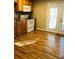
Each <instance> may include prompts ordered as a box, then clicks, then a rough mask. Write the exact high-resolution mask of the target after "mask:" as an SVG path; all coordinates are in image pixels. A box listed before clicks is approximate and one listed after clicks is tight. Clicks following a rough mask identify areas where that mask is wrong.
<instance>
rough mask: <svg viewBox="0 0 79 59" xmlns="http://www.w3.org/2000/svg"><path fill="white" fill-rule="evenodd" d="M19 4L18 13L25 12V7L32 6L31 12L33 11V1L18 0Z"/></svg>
mask: <svg viewBox="0 0 79 59" xmlns="http://www.w3.org/2000/svg"><path fill="white" fill-rule="evenodd" d="M17 4H18V11H23V6H24V5H27V6H31V10H32V1H31V0H17Z"/></svg>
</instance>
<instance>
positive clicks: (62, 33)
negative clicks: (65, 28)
mask: <svg viewBox="0 0 79 59" xmlns="http://www.w3.org/2000/svg"><path fill="white" fill-rule="evenodd" d="M36 30H41V31H46V32H51V33H55V34H62V35H64V33H58V32H53V31H49V30H46V29H40V28H36Z"/></svg>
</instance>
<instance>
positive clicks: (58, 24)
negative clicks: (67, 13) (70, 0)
mask: <svg viewBox="0 0 79 59" xmlns="http://www.w3.org/2000/svg"><path fill="white" fill-rule="evenodd" d="M47 6H48V9H47V26H46V27H47V30H48V31H51V32H55V33H59V34H64V4H63V3H48V5H47Z"/></svg>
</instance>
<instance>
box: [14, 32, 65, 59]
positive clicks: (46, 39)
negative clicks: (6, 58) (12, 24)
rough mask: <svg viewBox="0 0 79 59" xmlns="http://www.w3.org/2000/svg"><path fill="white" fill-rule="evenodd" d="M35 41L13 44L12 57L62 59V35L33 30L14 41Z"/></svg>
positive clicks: (17, 58) (20, 58) (18, 58)
mask: <svg viewBox="0 0 79 59" xmlns="http://www.w3.org/2000/svg"><path fill="white" fill-rule="evenodd" d="M28 40H30V41H36V42H34V43H32V44H28V45H24V46H18V45H16V44H14V59H64V37H63V36H62V35H59V34H58V35H57V34H52V33H48V32H44V31H34V32H31V33H28V34H24V35H22V36H20V37H18V38H16V41H15V42H22V41H28Z"/></svg>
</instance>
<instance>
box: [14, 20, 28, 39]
mask: <svg viewBox="0 0 79 59" xmlns="http://www.w3.org/2000/svg"><path fill="white" fill-rule="evenodd" d="M26 25H27V22H26V21H17V22H16V23H15V24H14V38H16V37H18V36H20V35H23V34H24V33H26V32H27V26H26Z"/></svg>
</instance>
